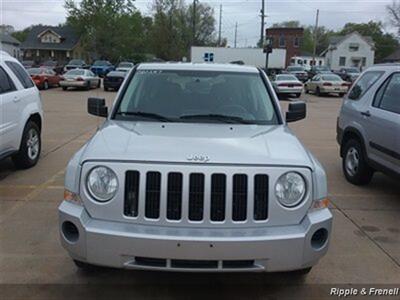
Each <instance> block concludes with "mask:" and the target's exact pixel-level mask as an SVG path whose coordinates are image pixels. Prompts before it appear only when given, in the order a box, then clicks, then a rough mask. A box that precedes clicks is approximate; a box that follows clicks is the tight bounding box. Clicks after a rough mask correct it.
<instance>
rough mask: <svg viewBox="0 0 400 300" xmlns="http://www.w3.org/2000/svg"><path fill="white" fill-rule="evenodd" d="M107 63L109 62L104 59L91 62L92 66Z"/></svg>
mask: <svg viewBox="0 0 400 300" xmlns="http://www.w3.org/2000/svg"><path fill="white" fill-rule="evenodd" d="M108 64H109V62H108V61H106V60H96V61H95V62H94V64H93V66H106V65H108Z"/></svg>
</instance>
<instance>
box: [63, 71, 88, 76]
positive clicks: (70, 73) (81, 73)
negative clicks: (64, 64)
mask: <svg viewBox="0 0 400 300" xmlns="http://www.w3.org/2000/svg"><path fill="white" fill-rule="evenodd" d="M65 75H66V76H76V75H85V70H71V71H68V72H67V73H65Z"/></svg>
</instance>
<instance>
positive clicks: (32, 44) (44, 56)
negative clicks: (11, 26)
mask: <svg viewBox="0 0 400 300" xmlns="http://www.w3.org/2000/svg"><path fill="white" fill-rule="evenodd" d="M21 50H22V51H23V59H24V60H33V61H35V62H36V63H38V64H39V63H42V62H44V61H47V60H55V61H58V62H59V63H60V64H65V63H67V62H68V61H69V60H71V59H73V58H76V59H85V60H86V59H87V54H86V52H85V51H84V50H83V49H82V47H81V45H80V42H79V36H78V35H77V34H76V33H75V31H74V30H73V29H72V27H70V26H42V25H39V26H33V27H32V30H31V31H30V32H29V34H28V36H27V38H26V40H25V41H24V42H23V43H22V44H21Z"/></svg>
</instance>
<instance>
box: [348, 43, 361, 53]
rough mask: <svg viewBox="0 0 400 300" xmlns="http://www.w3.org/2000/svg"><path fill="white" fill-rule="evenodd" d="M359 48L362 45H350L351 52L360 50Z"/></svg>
mask: <svg viewBox="0 0 400 300" xmlns="http://www.w3.org/2000/svg"><path fill="white" fill-rule="evenodd" d="M359 48H360V45H359V44H357V43H351V44H350V45H349V51H351V52H356V51H358V49H359Z"/></svg>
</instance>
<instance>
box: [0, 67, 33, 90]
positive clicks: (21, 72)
mask: <svg viewBox="0 0 400 300" xmlns="http://www.w3.org/2000/svg"><path fill="white" fill-rule="evenodd" d="M6 65H7V66H8V67H9V68H10V69H11V71H12V72H13V73H14V74H15V76H17V78H18V80H19V81H20V82H21V84H22V85H23V87H24V88H26V89H28V88H31V87H33V86H34V85H33V82H32V79H31V77H30V76H29V74H28V73H27V72H26V71H25V69H24V68H23V67H21V66H20V65H19V64H17V63H15V62H12V61H6Z"/></svg>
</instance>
